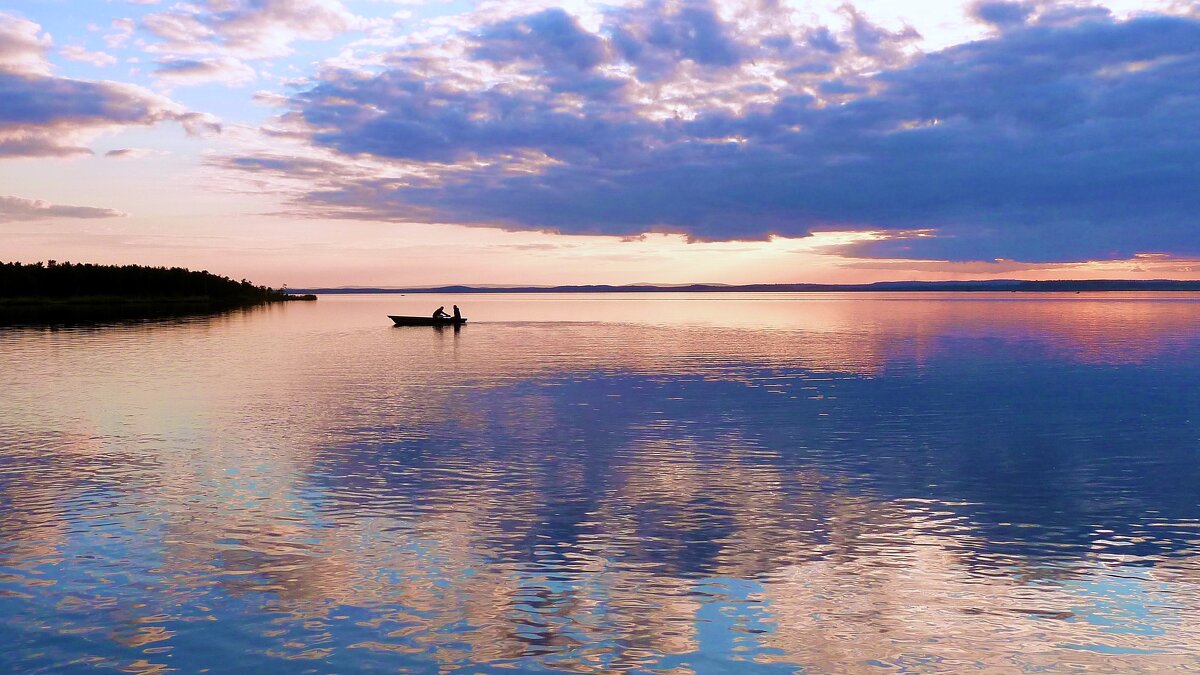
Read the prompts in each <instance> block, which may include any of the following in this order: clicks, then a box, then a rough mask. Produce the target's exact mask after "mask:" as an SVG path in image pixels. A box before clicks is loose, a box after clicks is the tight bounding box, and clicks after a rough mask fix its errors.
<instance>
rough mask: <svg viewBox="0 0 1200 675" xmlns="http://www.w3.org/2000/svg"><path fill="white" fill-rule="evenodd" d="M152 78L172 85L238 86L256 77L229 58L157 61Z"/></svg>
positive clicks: (250, 70) (241, 64)
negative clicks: (213, 84)
mask: <svg viewBox="0 0 1200 675" xmlns="http://www.w3.org/2000/svg"><path fill="white" fill-rule="evenodd" d="M158 64H159V65H158V68H156V69H155V70H154V73H153V75H154V77H155V78H156V79H159V80H163V81H168V82H170V83H172V84H204V83H207V82H224V83H226V84H229V85H240V84H245V83H247V82H250V81H251V80H253V79H255V78H256V77H257V74H256V73H255V72H254V69H253V68H251V67H250V66H247V65H246V64H244V63H242V62H241V61H239V60H237V59H234V58H229V57H222V58H211V59H173V58H170V59H159V61H158Z"/></svg>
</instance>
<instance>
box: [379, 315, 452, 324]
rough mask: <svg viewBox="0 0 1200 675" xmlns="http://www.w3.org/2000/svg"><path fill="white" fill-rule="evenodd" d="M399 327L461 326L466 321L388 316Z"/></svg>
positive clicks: (428, 317)
mask: <svg viewBox="0 0 1200 675" xmlns="http://www.w3.org/2000/svg"><path fill="white" fill-rule="evenodd" d="M388 318H389V319H391V320H392V321H393V322H394V323H395V324H396V325H397V326H461V325H463V324H464V323H466V322H467V320H466V319H455V318H453V317H451V318H449V319H435V318H433V317H432V316H392V315H391V314H389V315H388Z"/></svg>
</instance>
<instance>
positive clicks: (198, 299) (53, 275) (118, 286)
mask: <svg viewBox="0 0 1200 675" xmlns="http://www.w3.org/2000/svg"><path fill="white" fill-rule="evenodd" d="M315 299H316V297H315V296H312V295H289V294H288V293H287V291H286V290H284V289H275V288H269V287H267V286H256V285H254V284H253V283H251V282H249V281H247V280H245V279H242V280H241V281H234V280H233V279H230V278H228V277H223V276H219V275H216V274H212V273H210V272H207V271H199V272H197V271H194V270H189V269H185V268H182V267H148V266H143V265H95V264H91V263H71V262H62V263H60V262H57V261H54V260H50V261H48V262H46V263H42V262H36V263H19V262H13V263H5V262H0V322H3V323H58V322H73V321H88V320H93V321H94V320H109V319H124V318H155V317H158V316H178V315H185V314H197V313H206V312H216V311H224V310H228V309H235V308H238V307H251V306H255V305H262V304H266V303H272V302H285V301H288V300H315Z"/></svg>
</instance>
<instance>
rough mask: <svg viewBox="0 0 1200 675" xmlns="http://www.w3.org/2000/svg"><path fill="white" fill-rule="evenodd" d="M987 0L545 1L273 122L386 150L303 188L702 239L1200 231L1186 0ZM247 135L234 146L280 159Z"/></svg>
mask: <svg viewBox="0 0 1200 675" xmlns="http://www.w3.org/2000/svg"><path fill="white" fill-rule="evenodd" d="M1001 10H1003V11H1001ZM1001 10H998V9H996V8H992V9H990V10H988V9H984V8H982V6H977V7H976V10H975V11H976V12H977V13H980V12H982V13H984V14H987V15H989V16H991V20H992V21H993V23H995V22H1000V23H1003V24H1004V25H1005V26H1006V29H1005V30H1004V31H1003V32H1000V33H998V34H996V35H995V36H993V37H991V38H988V39H984V40H980V41H977V42H972V43H968V44H962V45H957V46H954V47H950V48H947V49H944V50H942V51H939V52H935V53H930V54H924V55H921V54H913V53H911V50H910V49H909V48H908V45H909V44H910V43H911V42H912V40H913V39H914V38H915V33H914V32H913V31H911V30H910V29H904V28H901V29H899V30H886V29H883V28H881V27H878V26H874V25H872V24H871V23H870V22H869V21H868V20H867V19H866V18H865V17H864V16H863V15H861V14H860V13H859V12H857V11H856V10H854V9H853V8H851V7H846V8H844V9H843V16H844V18H845V20H846V24H845V25H844V26H841V27H837V26H813V25H798V24H796V23H794V22H792V21H791V20H790V15H778V16H772V15H770V14H769V10H768V9H762V10H761V12H759V14H758V15H755V16H756V21H757V22H756V23H755V22H753V21H751V22H749V23H748V22H747V21H745V20H742V19H736V20H735V18H729V17H723V16H722V15H721V14H719V13H718V12H716V11H715V10H713V9H712V8H711V7H710V6H709V5H707V4H704V3H684V4H663V3H657V2H654V3H649V4H646V5H641V6H636V7H632V8H627V9H621V10H613V11H611V12H610V13H608V14H607V15H605V17H604V19H603V21H602V22H601V25H600V26H599V27H598V28H597V29H595V30H590V31H589V30H585V29H583V28H581V27H580V23H579V22H578V21H575V20H573V19H572V18H571V16H570V15H567V14H565V13H563V12H560V11H557V10H552V11H542V12H538V13H535V14H532V15H528V16H525V17H517V18H513V19H506V20H503V21H499V22H496V23H494V24H492V25H489V26H484V27H482V28H480V29H474V30H470V31H467V32H464V33H463V34H461V35H459V36H457V37H455V38H452V39H450V40H446V41H444V43H443V44H440V45H438V47H437V49H436V50H435V49H430V48H428V47H426V46H423V45H413V46H408V47H402V48H400V49H399V50H397V51H395V52H393V53H391V54H389V55H388V57H387V59H386V63H388V64H390V65H389V67H388V68H387V69H385V70H383V71H382V72H376V73H372V72H362V71H351V70H331V71H328V72H325V73H323V74H322V76H321V77H320V78H319V79H318V81H317V82H316V84H314V85H313V86H312V87H311V88H309V89H308V90H306V91H301V92H299V93H297V94H296V95H294V96H292V97H291V99H290V101H289V102H288V106H287V108H288V109H287V112H286V113H285V114H284V115H282V116H281V117H280V118H279V119H278V120H277V125H278V127H279V128H280V129H282V130H283V133H286V134H288V135H289V136H290V137H292V138H303V139H307V141H308V142H309V144H310V145H311V146H312V147H313V148H314V149H317V150H321V151H326V152H329V153H331V154H332V155H333V156H335V157H341V158H345V160H346V161H348V162H350V161H357V160H361V159H362V158H369V159H371V160H372V161H375V162H378V163H381V164H385V165H389V167H390V168H388V169H387V170H384V171H380V172H379V173H378V174H377V175H374V176H372V175H364V173H363V172H361V171H359V172H356V173H353V174H348V175H346V176H341V177H331V178H330V179H329V180H327V181H324V182H322V183H321V184H320V185H319V186H316V187H314V188H313V189H311V190H310V191H308V192H306V193H304V194H302V195H298V197H297V198H298V200H299V202H300V203H301V204H303V206H304V207H306V208H309V209H310V210H311V212H312V213H314V214H317V213H319V214H321V215H330V214H337V213H343V214H345V215H347V216H348V217H362V218H374V219H384V220H425V221H434V222H463V223H470V224H477V225H485V226H497V227H506V228H528V229H547V230H556V231H561V232H565V233H604V234H618V235H631V234H638V233H641V232H646V231H673V232H684V233H687V234H689V235H690V236H693V237H696V238H699V239H716V240H721V239H752V238H763V237H766V236H769V235H770V234H772V233H778V234H783V235H787V236H799V235H804V234H806V233H811V232H813V231H823V230H831V229H840V230H846V229H877V230H893V231H894V230H913V229H931V230H933V231H934V233H935V234H936V236H933V237H921V238H915V239H905V238H884V239H881V240H879V241H875V242H869V243H864V244H862V245H860V247H859V248H858V249H857V250H856V253H858V254H862V255H878V256H897V255H898V256H905V257H932V258H937V259H947V260H976V259H983V260H990V259H993V258H1008V259H1019V260H1029V261H1046V260H1102V259H1116V258H1124V257H1129V256H1131V255H1133V254H1136V253H1139V252H1145V251H1169V252H1172V253H1177V254H1180V255H1197V254H1200V228H1197V227H1196V223H1195V213H1197V212H1200V190H1198V189H1196V178H1195V177H1196V176H1197V175H1200V137H1197V136H1196V135H1195V134H1188V133H1184V130H1187V129H1194V128H1196V127H1197V125H1198V124H1200V94H1198V93H1197V91H1196V89H1195V87H1194V85H1193V83H1194V82H1196V81H1200V20H1197V19H1196V18H1188V17H1170V16H1156V15H1139V16H1135V17H1134V18H1131V19H1128V20H1124V21H1119V20H1116V19H1114V18H1113V17H1112V16H1110V15H1109V14H1107V13H1106V12H1102V11H1094V10H1087V9H1086V8H1083V9H1081V8H1078V7H1065V8H1064V7H1050V6H1043V7H1040V8H1039V10H1038V12H1037V13H1036V15H1029V16H1027V17H1025V18H1024V19H1022V18H1021V13H1020V12H1018V11H1012V10H1009V9H1003V8H1001ZM779 11H782V10H779ZM1006 12H1007V13H1006ZM1006 17H1007V18H1006ZM1018 19H1021V21H1018ZM514 69H515V70H514ZM572 84H573V85H574V86H570V85H572ZM248 159H249V158H243V160H242V161H241V163H240V164H237V163H230V164H229V166H231V167H232V168H237V169H239V170H242V171H251V172H254V173H256V174H259V175H260V176H266V175H269V174H277V175H286V174H287V172H288V171H289V167H288V166H287V164H286V163H284V164H274V165H272V164H262V163H260V164H255V163H253V162H251V161H248Z"/></svg>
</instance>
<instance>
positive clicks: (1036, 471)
mask: <svg viewBox="0 0 1200 675" xmlns="http://www.w3.org/2000/svg"><path fill="white" fill-rule="evenodd" d="M455 302H457V303H458V304H460V305H462V306H463V309H464V313H465V314H466V315H467V316H468V317H470V318H471V321H470V323H468V325H467V326H466V327H464V328H462V329H461V330H458V331H455V330H453V329H434V328H393V327H391V326H390V325H389V322H388V320H387V319H386V316H385V315H386V314H396V313H411V314H428V313H429V312H430V311H432V309H433V308H434V307H436V306H438V305H442V304H444V305H446V306H449V305H450V304H452V303H455ZM1198 328H1200V296H1196V295H1192V294H1095V295H1093V294H1081V295H1075V294H1070V295H1026V294H994V295H993V294H920V295H887V294H880V295H867V294H857V295H855V294H851V295H828V294H825V295H822V294H816V295H748V294H718V295H712V296H709V295H690V294H689V295H672V294H666V295H661V294H646V295H592V296H536V295H535V296H515V295H511V296H510V295H496V296H459V297H450V296H445V297H436V296H435V297H431V296H411V295H409V296H340V297H339V296H327V297H322V298H321V300H319V301H318V302H317V303H295V304H292V305H288V306H285V307H273V308H267V309H261V310H254V311H248V312H241V313H235V314H230V315H224V316H219V317H209V318H199V319H189V320H173V321H165V322H157V323H146V324H132V325H128V324H127V325H116V326H105V327H88V328H64V329H59V330H42V329H9V330H4V331H2V332H0V391H2V392H3V396H2V397H0V645H6V647H5V648H4V649H3V650H2V651H0V671H29V672H38V671H54V672H60V671H85V670H102V671H109V670H123V671H134V672H146V671H148V672H154V671H163V670H170V669H175V670H182V671H186V672H194V671H200V670H205V669H208V670H211V671H214V672H226V671H230V670H242V671H247V670H255V671H279V672H292V671H296V672H309V671H313V672H347V671H358V670H387V671H397V670H399V671H406V672H446V671H451V672H453V671H464V672H513V670H514V669H515V670H517V671H531V670H570V671H576V672H591V671H613V670H623V671H632V672H651V671H653V672H660V671H669V672H706V673H707V672H733V671H736V672H764V673H770V672H795V671H796V670H809V671H813V672H831V671H836V672H848V671H854V672H859V671H862V672H866V671H874V670H905V671H919V672H929V671H947V672H962V671H967V670H988V671H994V670H1070V669H1094V670H1100V671H1104V672H1132V671H1146V672H1149V671H1156V672H1157V671H1162V670H1182V669H1197V668H1200V618H1197V617H1200V557H1197V554H1198V553H1200V387H1198V386H1197V385H1200V330H1198Z"/></svg>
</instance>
